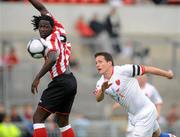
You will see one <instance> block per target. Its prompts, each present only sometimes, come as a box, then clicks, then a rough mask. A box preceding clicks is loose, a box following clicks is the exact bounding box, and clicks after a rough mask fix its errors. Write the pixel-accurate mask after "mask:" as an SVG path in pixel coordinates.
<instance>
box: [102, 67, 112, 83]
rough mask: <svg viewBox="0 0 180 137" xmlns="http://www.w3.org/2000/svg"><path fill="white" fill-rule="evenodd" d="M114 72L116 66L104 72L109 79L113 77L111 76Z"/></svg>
mask: <svg viewBox="0 0 180 137" xmlns="http://www.w3.org/2000/svg"><path fill="white" fill-rule="evenodd" d="M113 73H114V66H112V67H110V68H109V69H108V70H107V72H106V73H105V74H104V78H105V79H107V80H109V79H110V78H111V76H112V75H113Z"/></svg>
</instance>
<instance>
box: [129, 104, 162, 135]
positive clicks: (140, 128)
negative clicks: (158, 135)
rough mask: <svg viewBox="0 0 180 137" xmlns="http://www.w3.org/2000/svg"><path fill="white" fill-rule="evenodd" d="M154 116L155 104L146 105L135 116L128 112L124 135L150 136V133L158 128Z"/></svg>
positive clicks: (155, 115) (155, 114) (155, 113)
mask: <svg viewBox="0 0 180 137" xmlns="http://www.w3.org/2000/svg"><path fill="white" fill-rule="evenodd" d="M156 118H157V112H156V108H155V106H154V107H151V106H150V107H147V108H145V109H143V110H142V111H141V112H140V113H138V114H136V115H135V116H134V115H131V114H129V115H128V129H127V135H126V137H152V134H153V133H154V132H155V131H157V130H158V129H159V124H158V122H157V120H156Z"/></svg>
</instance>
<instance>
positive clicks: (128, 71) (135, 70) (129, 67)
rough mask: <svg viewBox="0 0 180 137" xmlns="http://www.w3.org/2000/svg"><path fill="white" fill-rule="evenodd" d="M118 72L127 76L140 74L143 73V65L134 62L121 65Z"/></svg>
mask: <svg viewBox="0 0 180 137" xmlns="http://www.w3.org/2000/svg"><path fill="white" fill-rule="evenodd" d="M120 73H121V74H123V75H126V76H128V77H135V76H140V75H143V74H144V66H142V65H135V64H126V65H122V66H121V67H120Z"/></svg>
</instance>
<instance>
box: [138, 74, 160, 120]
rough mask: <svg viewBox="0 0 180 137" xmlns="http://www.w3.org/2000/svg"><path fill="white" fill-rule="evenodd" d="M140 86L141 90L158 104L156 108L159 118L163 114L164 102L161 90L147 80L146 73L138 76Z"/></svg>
mask: <svg viewBox="0 0 180 137" xmlns="http://www.w3.org/2000/svg"><path fill="white" fill-rule="evenodd" d="M137 80H138V83H139V86H140V88H141V91H142V92H143V93H144V94H145V95H146V96H147V97H148V98H149V99H150V100H151V101H152V102H153V103H154V105H155V106H156V110H157V112H158V119H159V118H160V115H161V108H162V104H163V100H162V97H161V96H160V94H159V91H158V90H157V89H156V87H155V86H153V85H152V84H150V83H149V82H148V81H147V77H146V75H143V76H139V77H137Z"/></svg>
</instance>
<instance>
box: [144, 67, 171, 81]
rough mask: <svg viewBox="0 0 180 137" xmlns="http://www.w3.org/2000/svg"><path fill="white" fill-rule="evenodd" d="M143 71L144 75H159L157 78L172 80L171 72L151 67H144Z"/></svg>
mask: <svg viewBox="0 0 180 137" xmlns="http://www.w3.org/2000/svg"><path fill="white" fill-rule="evenodd" d="M144 69H145V71H144V73H150V74H154V75H159V76H163V77H167V78H168V79H172V78H173V76H174V74H173V72H172V71H171V70H169V71H166V70H162V69H159V68H156V67H151V66H144Z"/></svg>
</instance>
